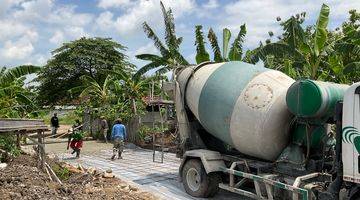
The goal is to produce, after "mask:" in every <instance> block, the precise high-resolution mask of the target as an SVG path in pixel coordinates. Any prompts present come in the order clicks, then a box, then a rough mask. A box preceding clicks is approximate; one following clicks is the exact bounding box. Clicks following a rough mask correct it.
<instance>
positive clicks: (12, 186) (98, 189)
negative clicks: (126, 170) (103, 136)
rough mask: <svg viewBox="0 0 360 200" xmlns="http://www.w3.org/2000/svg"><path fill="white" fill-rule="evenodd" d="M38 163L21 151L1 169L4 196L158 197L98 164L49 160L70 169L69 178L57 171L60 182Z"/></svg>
mask: <svg viewBox="0 0 360 200" xmlns="http://www.w3.org/2000/svg"><path fill="white" fill-rule="evenodd" d="M36 163H37V162H36V159H35V158H33V157H31V156H29V155H20V156H19V157H18V158H15V159H14V160H13V161H12V162H9V163H8V166H7V167H6V168H4V169H3V170H0V194H1V199H66V200H67V199H129V200H155V199H157V197H155V196H154V195H152V194H150V193H148V192H143V191H141V190H139V189H138V188H137V187H135V186H133V185H130V184H128V183H126V182H124V181H121V180H119V179H117V178H113V176H112V177H110V176H109V177H107V178H104V177H103V175H105V174H109V175H113V174H112V171H111V170H109V171H108V172H105V173H102V172H100V171H99V170H98V169H95V168H89V169H85V168H84V167H82V166H81V165H80V166H78V167H74V166H71V165H69V164H65V163H56V162H54V161H53V160H47V163H49V165H50V166H54V165H59V166H61V168H59V169H60V172H61V173H64V174H66V173H68V177H66V178H64V177H65V176H64V177H62V176H60V175H59V174H58V176H59V178H61V179H62V180H61V181H62V184H59V183H57V182H54V181H51V180H50V178H49V176H48V175H47V173H46V172H42V171H41V170H39V169H38V168H37V167H36ZM59 169H58V170H59ZM62 170H63V171H62ZM54 171H56V170H55V169H54ZM65 172H66V173H65ZM58 173H59V172H58Z"/></svg>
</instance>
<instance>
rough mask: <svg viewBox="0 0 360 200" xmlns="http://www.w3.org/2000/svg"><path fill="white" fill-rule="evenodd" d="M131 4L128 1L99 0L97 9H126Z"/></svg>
mask: <svg viewBox="0 0 360 200" xmlns="http://www.w3.org/2000/svg"><path fill="white" fill-rule="evenodd" d="M130 4H131V1H130V0H100V1H99V3H98V7H100V8H105V9H107V8H118V7H126V6H129V5H130Z"/></svg>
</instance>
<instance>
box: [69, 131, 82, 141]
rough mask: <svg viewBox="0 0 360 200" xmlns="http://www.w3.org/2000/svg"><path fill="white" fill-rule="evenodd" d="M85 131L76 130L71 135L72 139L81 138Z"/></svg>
mask: <svg viewBox="0 0 360 200" xmlns="http://www.w3.org/2000/svg"><path fill="white" fill-rule="evenodd" d="M84 135H85V133H84V132H83V131H76V132H75V133H73V134H72V135H71V137H72V138H73V139H74V140H82V139H83V138H84Z"/></svg>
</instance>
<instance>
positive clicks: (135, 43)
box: [0, 0, 360, 67]
mask: <svg viewBox="0 0 360 200" xmlns="http://www.w3.org/2000/svg"><path fill="white" fill-rule="evenodd" d="M163 2H164V4H165V6H166V7H171V8H172V9H173V11H174V15H175V21H176V31H177V35H178V36H182V37H184V41H183V43H182V45H181V50H182V53H183V55H184V56H185V57H186V58H187V59H188V60H189V61H190V62H194V57H195V47H194V26H195V25H197V24H202V25H203V26H204V32H207V30H208V28H209V27H212V28H213V29H214V30H215V31H216V32H217V33H218V37H220V36H221V34H220V33H221V30H222V29H223V28H225V27H228V28H230V29H231V30H232V33H233V36H235V35H236V34H237V31H238V29H239V26H240V25H241V24H243V23H246V25H247V29H248V34H247V36H246V42H245V48H253V47H255V46H257V44H258V43H259V42H260V41H264V40H265V39H267V38H268V34H267V33H268V31H273V32H274V33H275V35H278V34H279V33H280V32H281V30H280V26H279V25H278V22H276V17H277V16H280V17H281V18H282V19H286V18H288V17H290V16H291V15H292V14H296V13H300V12H303V11H305V12H307V17H306V19H307V21H306V23H307V24H314V23H315V21H316V18H317V16H318V13H319V10H320V7H321V4H322V3H326V4H328V5H329V6H330V9H331V12H330V18H331V19H330V24H329V28H330V29H334V28H335V27H337V26H339V25H340V24H341V22H343V21H344V20H345V19H347V17H348V11H349V10H350V9H357V10H360V0H327V1H318V0H163ZM144 21H147V22H148V23H149V24H150V25H151V26H152V27H153V28H154V29H155V31H156V32H157V33H158V34H159V35H161V36H162V35H163V21H162V16H161V11H160V6H159V0H72V1H69V0H0V66H8V67H11V66H16V65H20V64H35V65H43V64H45V63H46V61H47V59H49V58H50V57H51V51H52V50H54V49H55V48H57V47H59V46H60V45H61V44H62V43H63V42H67V41H70V40H74V39H77V38H80V37H82V36H87V37H94V36H97V37H111V38H113V39H114V40H116V41H117V42H119V43H121V44H123V45H125V46H127V47H128V50H127V52H126V54H127V55H128V56H129V59H130V61H132V62H133V63H134V64H136V65H138V67H140V66H142V65H144V64H145V63H144V62H142V61H139V60H137V59H136V58H135V57H134V55H136V54H140V53H157V51H156V49H155V47H154V46H153V43H152V41H151V40H149V39H147V38H146V36H145V34H144V32H143V31H142V27H141V24H142V22H144Z"/></svg>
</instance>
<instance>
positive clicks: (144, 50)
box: [134, 42, 159, 56]
mask: <svg viewBox="0 0 360 200" xmlns="http://www.w3.org/2000/svg"><path fill="white" fill-rule="evenodd" d="M144 53H146V54H157V53H159V51H158V50H157V49H156V48H155V46H154V44H153V43H152V42H149V43H147V44H146V45H145V46H142V47H140V48H138V49H136V50H135V52H134V56H135V55H139V54H144Z"/></svg>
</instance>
